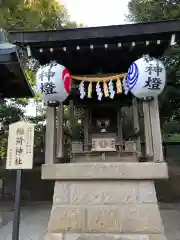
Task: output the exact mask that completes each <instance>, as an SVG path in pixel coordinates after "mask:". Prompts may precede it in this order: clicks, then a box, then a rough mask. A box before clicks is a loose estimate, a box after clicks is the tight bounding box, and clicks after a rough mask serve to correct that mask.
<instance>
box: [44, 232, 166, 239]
mask: <svg viewBox="0 0 180 240" xmlns="http://www.w3.org/2000/svg"><path fill="white" fill-rule="evenodd" d="M45 240H166V238H165V237H164V235H159V234H153V235H147V234H137V235H132V234H131V235H128V234H96V233H95V234H74V233H65V234H61V233H60V234H51V233H50V234H49V233H48V234H47V235H46V236H45Z"/></svg>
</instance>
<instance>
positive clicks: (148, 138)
mask: <svg viewBox="0 0 180 240" xmlns="http://www.w3.org/2000/svg"><path fill="white" fill-rule="evenodd" d="M143 113H144V133H145V147H146V156H147V157H153V146H152V132H151V118H150V109H149V102H147V101H143Z"/></svg>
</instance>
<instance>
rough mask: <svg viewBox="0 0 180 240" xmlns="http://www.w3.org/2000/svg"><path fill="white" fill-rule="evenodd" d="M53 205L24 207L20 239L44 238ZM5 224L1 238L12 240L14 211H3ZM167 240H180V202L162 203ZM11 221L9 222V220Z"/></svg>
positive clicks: (2, 239)
mask: <svg viewBox="0 0 180 240" xmlns="http://www.w3.org/2000/svg"><path fill="white" fill-rule="evenodd" d="M50 210H51V206H50V205H46V204H41V205H34V206H29V207H23V208H22V210H21V228H20V239H19V240H43V236H44V235H45V232H46V229H47V224H48V220H49V216H50ZM2 215H3V216H2V217H3V219H4V221H5V225H3V226H2V227H1V228H0V240H12V218H13V214H12V212H9V213H6V214H5V213H2ZM161 215H162V218H163V222H164V226H165V232H166V236H167V240H180V224H179V223H180V204H176V205H175V204H163V205H161ZM8 221H9V222H8Z"/></svg>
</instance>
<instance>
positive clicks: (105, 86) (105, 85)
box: [103, 82, 109, 97]
mask: <svg viewBox="0 0 180 240" xmlns="http://www.w3.org/2000/svg"><path fill="white" fill-rule="evenodd" d="M103 90H104V96H105V97H109V90H108V86H107V83H106V82H104V83H103Z"/></svg>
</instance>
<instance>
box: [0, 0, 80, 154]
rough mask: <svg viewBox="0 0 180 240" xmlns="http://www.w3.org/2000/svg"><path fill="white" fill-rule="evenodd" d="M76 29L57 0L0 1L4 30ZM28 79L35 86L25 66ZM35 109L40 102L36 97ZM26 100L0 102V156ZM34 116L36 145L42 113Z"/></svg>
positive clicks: (39, 140)
mask: <svg viewBox="0 0 180 240" xmlns="http://www.w3.org/2000/svg"><path fill="white" fill-rule="evenodd" d="M62 27H63V28H76V27H81V25H80V26H78V25H77V24H76V23H75V22H71V21H70V18H69V15H68V12H67V10H66V8H65V7H64V6H63V5H62V4H61V3H60V1H59V0H0V28H3V29H5V30H7V31H14V30H15V31H16V30H20V31H22V30H26V31H28V30H47V29H59V28H62ZM26 73H27V78H28V80H29V82H30V83H31V85H32V86H34V85H35V74H34V72H32V71H31V70H30V69H26ZM34 101H35V107H36V109H37V108H38V107H39V106H40V105H41V104H39V102H38V100H37V97H36V98H35V100H34ZM27 104H28V101H27V100H26V99H16V100H14V99H12V100H5V101H4V102H3V104H0V141H1V146H0V157H3V156H5V155H6V150H7V136H8V127H9V124H11V123H13V122H16V121H18V120H20V119H22V118H27V117H26V116H25V106H26V105H27ZM37 113H38V114H37V116H35V117H31V118H29V120H30V121H31V122H34V123H35V146H37V147H40V148H41V147H42V145H43V144H44V132H45V126H44V120H45V114H44V112H41V113H40V111H39V110H37Z"/></svg>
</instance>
